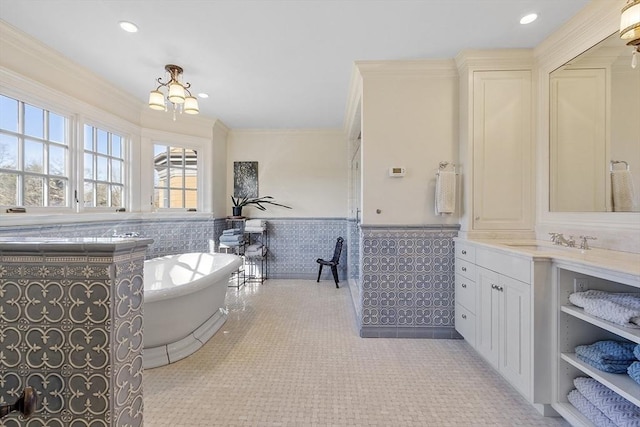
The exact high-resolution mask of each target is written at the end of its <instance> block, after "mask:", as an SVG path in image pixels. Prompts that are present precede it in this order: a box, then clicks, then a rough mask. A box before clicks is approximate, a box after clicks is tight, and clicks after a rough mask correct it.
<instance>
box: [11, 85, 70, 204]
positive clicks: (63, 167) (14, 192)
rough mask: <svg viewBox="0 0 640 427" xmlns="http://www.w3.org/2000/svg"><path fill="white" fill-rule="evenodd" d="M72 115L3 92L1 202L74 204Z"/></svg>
mask: <svg viewBox="0 0 640 427" xmlns="http://www.w3.org/2000/svg"><path fill="white" fill-rule="evenodd" d="M68 127H69V122H68V119H67V118H66V117H64V116H61V115H59V114H55V113H53V112H51V111H48V110H45V109H42V108H38V107H35V106H33V105H30V104H27V103H24V102H21V101H18V100H16V99H13V98H9V97H6V96H3V95H0V205H3V206H25V207H70V202H69V172H68V170H69V166H68V164H69V141H68V134H69V133H68V131H67V129H68Z"/></svg>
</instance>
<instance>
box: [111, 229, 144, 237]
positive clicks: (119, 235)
mask: <svg viewBox="0 0 640 427" xmlns="http://www.w3.org/2000/svg"><path fill="white" fill-rule="evenodd" d="M112 237H140V233H138V232H137V231H128V232H126V233H121V234H118V233H117V232H116V230H113V236H112Z"/></svg>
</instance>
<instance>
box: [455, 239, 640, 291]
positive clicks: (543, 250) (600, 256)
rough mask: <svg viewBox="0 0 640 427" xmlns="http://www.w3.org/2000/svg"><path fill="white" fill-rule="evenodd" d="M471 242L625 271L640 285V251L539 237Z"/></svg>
mask: <svg viewBox="0 0 640 427" xmlns="http://www.w3.org/2000/svg"><path fill="white" fill-rule="evenodd" d="M455 240H459V241H468V242H471V243H476V244H479V245H482V246H486V247H488V248H492V249H496V250H499V251H503V252H507V253H511V254H517V255H519V256H526V257H529V258H532V259H537V260H540V259H547V260H551V261H553V262H556V263H559V264H564V265H578V266H585V267H588V268H591V269H604V270H607V271H608V272H610V273H614V274H615V273H622V274H624V275H626V276H628V277H629V278H630V279H631V280H635V281H637V282H638V286H640V254H638V253H632V252H622V251H614V250H608V249H599V248H592V249H588V250H583V249H580V248H579V247H576V248H571V247H566V246H560V245H554V244H552V243H551V242H547V241H540V240H499V239H486V240H481V239H477V240H475V239H473V240H465V239H458V238H456V239H455Z"/></svg>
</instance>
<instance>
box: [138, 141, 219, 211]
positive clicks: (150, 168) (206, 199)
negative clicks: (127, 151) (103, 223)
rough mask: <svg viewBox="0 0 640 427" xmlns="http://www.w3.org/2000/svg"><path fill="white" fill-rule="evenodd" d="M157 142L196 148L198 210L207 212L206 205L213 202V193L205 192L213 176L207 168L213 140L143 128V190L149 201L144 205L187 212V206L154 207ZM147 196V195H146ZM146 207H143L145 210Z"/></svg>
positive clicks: (153, 209) (177, 146)
mask: <svg viewBox="0 0 640 427" xmlns="http://www.w3.org/2000/svg"><path fill="white" fill-rule="evenodd" d="M155 144H160V145H166V146H171V147H176V148H187V149H191V150H196V151H197V152H198V154H197V156H198V159H197V162H196V165H197V168H198V175H197V179H196V182H197V194H198V203H197V208H196V209H197V212H206V207H207V206H208V205H210V204H211V195H210V194H207V193H206V192H205V190H204V189H205V188H210V187H211V186H206V185H205V182H207V180H210V179H211V178H212V171H211V170H205V167H206V164H207V163H208V162H207V159H210V158H211V141H210V140H208V139H206V138H200V137H195V136H190V135H182V134H177V133H172V132H165V131H159V130H154V129H143V131H142V152H141V157H142V158H143V159H144V160H143V162H142V165H143V167H142V172H141V173H142V179H141V181H142V182H145V183H147V182H148V185H146V188H145V189H144V190H143V191H142V193H143V195H142V200H143V201H144V200H147V201H148V202H147V203H143V206H144V205H146V206H148V210H150V211H153V212H160V213H171V212H185V211H187V208H157V209H156V208H155V207H154V199H153V196H154V187H155V185H154V180H153V173H154V150H153V147H154V145H155ZM209 182H210V181H209ZM145 196H146V197H145ZM144 210H145V209H143V211H144Z"/></svg>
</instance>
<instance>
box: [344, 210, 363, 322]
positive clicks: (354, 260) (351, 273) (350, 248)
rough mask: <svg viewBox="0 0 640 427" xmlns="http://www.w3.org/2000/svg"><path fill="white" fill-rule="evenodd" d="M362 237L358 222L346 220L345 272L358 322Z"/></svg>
mask: <svg viewBox="0 0 640 427" xmlns="http://www.w3.org/2000/svg"><path fill="white" fill-rule="evenodd" d="M361 243H362V238H361V235H360V224H359V223H358V221H356V220H355V219H349V220H348V221H347V256H348V265H347V273H348V277H349V291H351V301H353V308H354V310H355V315H356V319H358V324H360V323H361V322H360V320H359V319H362V277H361V273H362V270H361V269H360V264H361V259H360V252H361V250H360V244H361Z"/></svg>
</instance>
